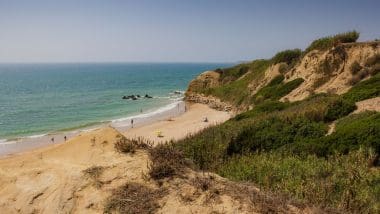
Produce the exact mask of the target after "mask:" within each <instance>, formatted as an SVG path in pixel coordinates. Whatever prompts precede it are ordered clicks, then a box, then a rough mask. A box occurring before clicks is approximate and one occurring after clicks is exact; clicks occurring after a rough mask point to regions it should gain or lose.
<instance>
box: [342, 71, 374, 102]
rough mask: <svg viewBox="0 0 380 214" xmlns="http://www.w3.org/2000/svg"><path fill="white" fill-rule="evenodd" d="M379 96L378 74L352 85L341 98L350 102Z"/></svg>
mask: <svg viewBox="0 0 380 214" xmlns="http://www.w3.org/2000/svg"><path fill="white" fill-rule="evenodd" d="M377 96H380V74H376V75H375V76H373V77H371V78H370V79H368V80H364V81H362V82H360V83H358V84H356V85H354V86H353V87H352V88H351V89H350V90H349V91H348V92H347V93H345V94H344V95H343V98H344V99H346V100H349V101H352V102H358V101H361V100H365V99H369V98H373V97H377Z"/></svg>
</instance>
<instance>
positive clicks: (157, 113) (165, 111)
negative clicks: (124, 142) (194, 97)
mask: <svg viewBox="0 0 380 214" xmlns="http://www.w3.org/2000/svg"><path fill="white" fill-rule="evenodd" d="M177 109H178V110H177ZM184 109H185V103H184V102H183V101H182V98H181V99H180V100H179V101H176V102H173V103H170V104H168V105H166V106H164V107H161V108H159V109H157V110H154V111H152V112H148V113H143V114H138V115H134V116H129V117H124V118H120V119H116V120H112V121H111V126H113V127H115V128H122V127H129V126H131V120H132V119H133V121H134V123H133V124H134V125H140V124H144V123H147V122H153V121H157V120H160V119H165V118H169V117H171V116H175V115H178V114H180V113H183V112H184Z"/></svg>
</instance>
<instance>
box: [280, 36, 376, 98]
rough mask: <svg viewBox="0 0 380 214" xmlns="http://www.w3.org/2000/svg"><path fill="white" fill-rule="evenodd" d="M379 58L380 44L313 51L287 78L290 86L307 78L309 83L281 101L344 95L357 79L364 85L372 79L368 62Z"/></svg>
mask: <svg viewBox="0 0 380 214" xmlns="http://www.w3.org/2000/svg"><path fill="white" fill-rule="evenodd" d="M379 54H380V43H379V42H372V43H352V44H343V45H340V46H338V47H334V48H332V49H330V50H327V51H312V52H310V53H308V54H306V55H305V56H304V57H303V58H302V60H301V61H300V62H299V63H298V64H297V65H296V66H295V67H294V68H293V69H292V70H291V71H289V72H288V73H287V74H286V75H285V77H286V79H285V81H286V82H288V81H291V80H293V79H296V78H303V79H304V80H305V82H304V83H302V84H301V85H300V86H299V87H298V88H296V89H295V90H293V91H292V92H290V93H289V94H288V95H286V96H285V97H283V98H282V99H281V100H289V101H297V100H302V99H304V98H306V97H307V96H309V95H310V94H312V93H322V92H324V93H334V94H343V93H345V92H347V91H348V90H349V89H350V88H351V87H352V85H353V84H355V82H353V80H355V78H359V79H358V80H357V81H360V80H362V79H365V78H366V77H369V76H370V72H368V71H366V69H371V68H366V64H367V61H368V60H369V59H370V58H371V57H374V56H376V55H379ZM354 63H357V64H358V65H360V66H361V67H362V71H357V72H358V73H356V74H355V73H354V72H353V71H352V65H353V64H354ZM360 72H361V73H360Z"/></svg>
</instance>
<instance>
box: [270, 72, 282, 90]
mask: <svg viewBox="0 0 380 214" xmlns="http://www.w3.org/2000/svg"><path fill="white" fill-rule="evenodd" d="M284 79H285V77H284V75H282V74H280V75H278V76H276V77H274V78H273V79H272V80H271V81H270V82H269V83H268V84H267V85H266V86H268V87H272V86H276V85H279V84H280V83H282V81H284Z"/></svg>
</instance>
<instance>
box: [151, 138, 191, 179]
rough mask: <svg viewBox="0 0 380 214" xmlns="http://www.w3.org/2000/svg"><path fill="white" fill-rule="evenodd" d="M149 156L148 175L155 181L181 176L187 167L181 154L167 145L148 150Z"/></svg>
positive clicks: (170, 145)
mask: <svg viewBox="0 0 380 214" xmlns="http://www.w3.org/2000/svg"><path fill="white" fill-rule="evenodd" d="M149 155H150V159H151V163H150V166H149V175H150V177H151V178H153V179H155V180H159V179H163V178H170V177H173V176H175V175H181V174H183V173H184V171H185V168H186V166H187V165H189V164H187V163H186V161H185V157H184V155H183V153H182V152H181V151H179V150H178V149H176V148H174V146H173V145H172V144H169V143H167V144H161V145H158V146H156V147H154V148H152V149H150V150H149Z"/></svg>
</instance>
